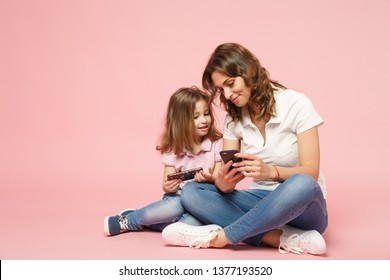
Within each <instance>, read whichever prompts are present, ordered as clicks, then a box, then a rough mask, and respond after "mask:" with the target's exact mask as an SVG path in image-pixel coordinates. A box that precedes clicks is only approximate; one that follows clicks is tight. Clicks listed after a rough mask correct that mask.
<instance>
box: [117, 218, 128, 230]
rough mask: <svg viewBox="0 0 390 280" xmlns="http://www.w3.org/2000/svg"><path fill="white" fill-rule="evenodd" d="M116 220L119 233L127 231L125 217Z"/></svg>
mask: <svg viewBox="0 0 390 280" xmlns="http://www.w3.org/2000/svg"><path fill="white" fill-rule="evenodd" d="M118 220H119V226H120V228H121V232H122V231H128V230H129V226H128V225H127V224H128V221H127V218H126V217H125V216H119V218H118Z"/></svg>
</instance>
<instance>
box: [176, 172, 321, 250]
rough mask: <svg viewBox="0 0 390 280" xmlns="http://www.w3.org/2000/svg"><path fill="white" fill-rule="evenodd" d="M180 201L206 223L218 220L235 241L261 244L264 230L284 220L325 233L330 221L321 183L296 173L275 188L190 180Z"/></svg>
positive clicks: (297, 226) (301, 227)
mask: <svg viewBox="0 0 390 280" xmlns="http://www.w3.org/2000/svg"><path fill="white" fill-rule="evenodd" d="M181 203H182V205H183V206H184V208H185V209H186V210H187V211H188V212H190V213H191V214H192V215H193V216H195V217H196V218H198V219H199V220H200V221H202V222H203V223H206V224H210V223H211V224H218V225H220V226H222V227H223V228H224V231H225V234H226V237H227V238H228V239H229V241H230V242H231V243H233V244H238V243H239V242H242V241H243V242H245V243H248V244H251V245H255V246H260V244H261V241H262V239H263V236H264V234H265V233H267V232H268V231H270V230H272V229H276V228H280V227H281V226H283V225H285V224H289V225H291V226H293V227H296V228H300V229H303V230H317V231H318V232H320V233H323V232H324V231H325V229H326V227H327V225H328V213H327V208H326V201H325V199H324V196H323V194H322V191H321V188H320V186H319V185H318V184H317V182H316V181H315V180H314V179H313V178H312V177H311V176H308V175H305V174H296V175H294V176H291V177H290V178H289V179H287V180H286V181H284V182H283V183H282V184H280V185H279V186H278V187H277V188H276V189H275V190H273V191H268V190H258V189H249V190H234V191H233V192H231V193H223V192H221V191H220V190H218V188H217V187H216V186H215V185H213V184H207V183H196V182H191V183H187V185H186V187H185V188H184V189H183V192H182V194H181Z"/></svg>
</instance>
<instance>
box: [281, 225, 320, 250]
mask: <svg viewBox="0 0 390 280" xmlns="http://www.w3.org/2000/svg"><path fill="white" fill-rule="evenodd" d="M281 230H282V231H283V233H282V235H281V236H280V245H279V252H280V253H281V254H287V253H288V252H293V253H296V254H301V253H305V254H313V255H322V254H325V252H326V243H325V240H324V238H323V237H322V235H321V234H320V233H319V232H318V231H316V230H307V231H305V230H301V229H297V228H294V227H291V226H287V225H285V226H283V227H282V228H281Z"/></svg>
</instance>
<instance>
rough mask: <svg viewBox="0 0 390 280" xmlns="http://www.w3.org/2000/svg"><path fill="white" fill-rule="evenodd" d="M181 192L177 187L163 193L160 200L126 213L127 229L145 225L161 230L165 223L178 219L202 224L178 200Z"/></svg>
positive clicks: (195, 224) (198, 224)
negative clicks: (174, 189)
mask: <svg viewBox="0 0 390 280" xmlns="http://www.w3.org/2000/svg"><path fill="white" fill-rule="evenodd" d="M185 188H186V187H185ZM181 193H182V190H181V189H179V190H178V191H177V192H176V193H173V194H164V196H163V198H162V199H161V200H159V201H156V202H153V203H151V204H149V205H147V206H145V207H143V208H140V209H137V210H135V211H134V212H131V213H130V214H128V215H126V218H127V220H128V227H129V230H131V231H136V230H141V229H143V228H144V227H147V228H150V229H153V230H157V231H162V230H163V229H164V228H165V227H166V226H167V225H169V224H171V223H174V222H179V221H180V222H183V223H186V224H190V225H194V226H200V225H203V224H202V223H201V222H200V221H199V220H197V219H196V218H195V217H193V216H192V215H190V214H189V213H188V212H186V210H185V209H184V208H183V206H182V205H181V202H180V195H181Z"/></svg>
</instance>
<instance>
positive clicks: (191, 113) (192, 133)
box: [104, 87, 222, 235]
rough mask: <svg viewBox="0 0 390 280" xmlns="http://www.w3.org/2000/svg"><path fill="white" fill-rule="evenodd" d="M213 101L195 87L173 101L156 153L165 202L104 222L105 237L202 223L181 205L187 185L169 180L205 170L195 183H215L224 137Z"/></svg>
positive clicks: (106, 219)
mask: <svg viewBox="0 0 390 280" xmlns="http://www.w3.org/2000/svg"><path fill="white" fill-rule="evenodd" d="M211 102H212V98H210V96H209V95H207V94H206V93H204V92H203V91H201V90H200V89H198V88H196V87H191V88H181V89H179V90H177V91H176V92H175V93H174V94H173V95H172V96H171V98H170V100H169V104H168V109H167V113H166V118H165V130H164V132H163V134H162V137H161V142H160V145H159V146H157V150H159V151H160V152H161V155H162V163H163V164H164V180H163V186H162V188H163V190H164V192H165V194H164V196H163V198H162V200H160V201H156V202H154V203H151V204H149V205H147V206H145V207H143V208H141V209H138V210H133V209H126V210H124V211H122V212H121V213H119V215H115V216H107V217H106V218H105V219H104V231H105V234H106V235H116V234H119V233H122V232H126V231H137V230H141V229H143V228H144V227H145V226H146V227H148V228H151V229H154V230H158V231H162V230H163V229H164V228H165V227H166V226H167V225H168V224H171V223H173V222H177V221H180V222H183V223H186V224H191V225H202V223H201V222H200V221H199V220H197V219H196V218H194V217H193V216H191V215H190V214H189V213H186V211H185V209H184V208H183V206H182V205H181V202H180V194H181V188H182V187H183V186H184V185H185V183H186V182H188V181H182V180H181V179H173V180H168V175H169V174H172V173H176V172H180V171H184V170H188V169H193V168H199V167H201V168H202V169H203V170H202V171H199V172H197V173H196V174H195V178H194V180H195V181H196V182H211V183H212V182H214V181H215V178H216V177H217V173H218V170H219V167H220V165H221V158H220V155H219V151H220V149H221V146H222V140H221V138H222V134H221V133H220V132H219V131H218V130H217V128H216V127H215V125H214V117H213V114H212V107H211Z"/></svg>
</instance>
